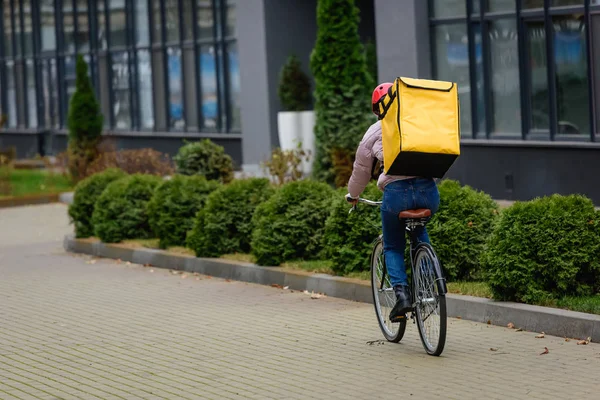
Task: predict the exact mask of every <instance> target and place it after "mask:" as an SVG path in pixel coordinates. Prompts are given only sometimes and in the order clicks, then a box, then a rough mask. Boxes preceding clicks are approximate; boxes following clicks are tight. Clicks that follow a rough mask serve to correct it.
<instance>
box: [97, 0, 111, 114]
mask: <svg viewBox="0 0 600 400" xmlns="http://www.w3.org/2000/svg"><path fill="white" fill-rule="evenodd" d="M97 1H98V46H100V48H101V49H102V50H106V49H107V47H108V43H107V38H108V32H107V31H106V12H105V8H104V4H105V1H106V0H97ZM106 119H107V118H105V120H106Z"/></svg>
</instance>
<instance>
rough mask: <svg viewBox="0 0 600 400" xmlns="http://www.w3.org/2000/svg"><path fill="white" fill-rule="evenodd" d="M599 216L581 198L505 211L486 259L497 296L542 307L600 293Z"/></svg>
mask: <svg viewBox="0 0 600 400" xmlns="http://www.w3.org/2000/svg"><path fill="white" fill-rule="evenodd" d="M598 217H599V215H598V213H596V212H595V211H594V205H593V204H592V202H591V201H590V200H589V199H587V198H586V197H584V196H580V195H570V196H560V195H553V196H550V197H545V198H539V199H535V200H532V201H529V202H518V203H515V204H514V205H513V206H511V207H510V208H508V209H506V210H504V211H503V212H502V213H501V215H500V218H499V220H498V223H497V224H496V226H495V229H494V232H493V235H492V236H491V238H490V240H489V243H488V249H487V251H486V253H485V255H484V257H483V267H484V270H485V273H486V279H487V281H488V283H489V285H490V288H491V289H492V293H493V295H494V297H495V298H497V299H502V300H513V301H522V302H526V303H540V302H544V301H548V300H550V299H553V298H558V297H562V296H566V295H578V296H581V295H589V294H591V293H593V292H594V291H596V292H597V291H598V290H599V289H600V285H599V281H600V259H599V257H598V254H600V222H599V220H598Z"/></svg>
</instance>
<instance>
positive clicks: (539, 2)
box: [522, 0, 544, 8]
mask: <svg viewBox="0 0 600 400" xmlns="http://www.w3.org/2000/svg"><path fill="white" fill-rule="evenodd" d="M522 7H523V8H544V0H523V6H522Z"/></svg>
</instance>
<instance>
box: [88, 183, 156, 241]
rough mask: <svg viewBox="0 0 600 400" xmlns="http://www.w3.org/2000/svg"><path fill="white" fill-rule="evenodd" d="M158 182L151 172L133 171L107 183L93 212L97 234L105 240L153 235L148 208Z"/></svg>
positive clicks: (141, 237) (150, 236)
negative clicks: (136, 172)
mask: <svg viewBox="0 0 600 400" xmlns="http://www.w3.org/2000/svg"><path fill="white" fill-rule="evenodd" d="M160 182H161V179H160V178H159V177H156V176H153V175H142V174H135V175H130V176H127V177H125V178H121V179H119V180H116V181H114V182H112V183H111V184H109V185H108V186H107V187H106V189H105V190H104V192H102V194H101V195H100V198H99V199H98V201H97V202H96V206H95V209H94V214H93V215H92V223H93V225H94V232H95V233H96V236H98V237H99V238H100V240H102V241H103V242H105V243H116V242H120V241H122V240H124V239H148V238H152V237H153V236H154V235H153V233H152V229H151V228H150V223H149V221H148V211H147V208H148V202H149V201H150V199H151V198H152V195H153V194H154V189H156V187H157V186H158V185H159V184H160Z"/></svg>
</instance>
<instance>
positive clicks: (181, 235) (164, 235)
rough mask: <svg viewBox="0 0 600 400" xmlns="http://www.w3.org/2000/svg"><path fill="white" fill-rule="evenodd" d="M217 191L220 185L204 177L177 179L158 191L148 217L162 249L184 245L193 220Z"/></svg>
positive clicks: (177, 176) (177, 177)
mask: <svg viewBox="0 0 600 400" xmlns="http://www.w3.org/2000/svg"><path fill="white" fill-rule="evenodd" d="M218 187H219V183H218V182H216V181H207V180H206V178H204V177H203V176H199V175H195V176H184V175H176V176H175V177H173V178H172V179H170V180H168V181H164V182H162V183H161V184H160V185H159V186H158V187H157V188H156V191H155V193H154V196H153V197H152V199H151V200H150V202H149V203H148V217H149V221H150V226H151V228H152V231H153V232H154V233H155V234H156V236H158V238H159V239H160V242H159V244H160V247H161V248H163V249H164V248H167V247H169V246H184V245H185V239H186V234H187V232H188V231H189V230H190V229H192V226H193V223H194V217H195V216H196V214H197V213H198V211H200V210H201V209H202V207H204V204H205V203H206V198H207V197H208V195H209V194H210V193H212V192H213V191H215V190H216V189H217V188H218Z"/></svg>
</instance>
